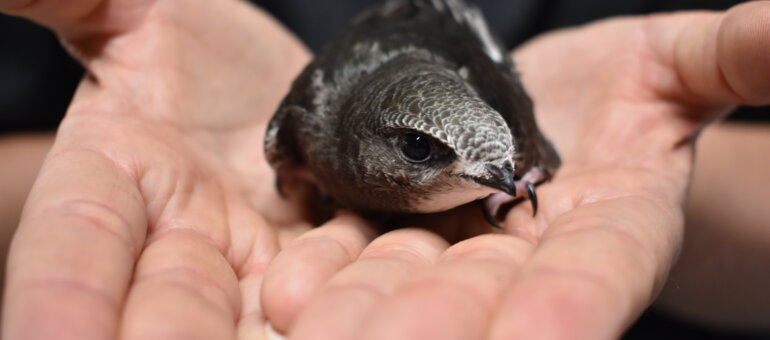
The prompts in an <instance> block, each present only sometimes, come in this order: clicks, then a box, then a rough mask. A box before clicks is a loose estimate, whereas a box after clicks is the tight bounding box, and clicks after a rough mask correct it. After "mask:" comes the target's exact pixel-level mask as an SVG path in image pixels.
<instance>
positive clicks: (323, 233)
mask: <svg viewBox="0 0 770 340" xmlns="http://www.w3.org/2000/svg"><path fill="white" fill-rule="evenodd" d="M375 235H376V233H375V231H374V229H373V228H372V226H371V224H370V223H369V222H367V221H366V220H364V219H362V218H361V217H359V216H357V215H355V214H352V213H350V214H348V213H344V212H343V213H342V215H340V216H338V217H336V218H334V219H333V220H331V221H329V222H328V223H327V224H326V225H324V226H321V227H319V228H316V229H313V230H311V231H309V232H307V233H305V234H304V235H302V236H300V237H299V238H297V239H296V240H295V241H294V242H293V243H292V244H290V245H289V247H287V248H286V249H284V250H282V251H281V252H280V253H278V255H277V256H276V257H275V259H273V261H272V262H271V263H270V265H269V266H268V268H267V271H266V272H265V280H264V283H263V285H262V291H261V301H262V307H263V308H264V311H265V315H266V316H267V318H268V320H270V323H271V324H272V326H273V327H274V328H275V329H276V330H278V331H279V332H284V333H285V332H287V331H288V330H289V329H290V328H291V325H292V324H293V322H294V320H295V318H296V317H297V315H298V314H299V313H300V311H302V309H303V308H304V306H305V305H306V304H307V303H308V301H309V300H310V299H311V298H312V297H313V296H314V294H315V293H316V291H318V289H320V288H321V287H322V286H323V285H324V284H325V283H326V281H328V280H329V278H331V277H332V276H333V275H334V274H336V273H337V272H339V271H340V270H341V269H342V268H344V267H345V266H347V265H348V264H350V263H351V262H353V261H355V259H356V258H358V256H359V254H360V253H361V251H363V249H364V247H365V246H366V245H367V244H369V242H370V241H371V240H372V239H373V238H374V237H375Z"/></svg>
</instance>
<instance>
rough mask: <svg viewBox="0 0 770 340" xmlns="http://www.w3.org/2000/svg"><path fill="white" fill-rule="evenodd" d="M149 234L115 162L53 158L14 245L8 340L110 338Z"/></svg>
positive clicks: (85, 154)
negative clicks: (146, 235) (146, 233)
mask: <svg viewBox="0 0 770 340" xmlns="http://www.w3.org/2000/svg"><path fill="white" fill-rule="evenodd" d="M145 232H146V216H145V214H144V204H143V200H142V198H141V195H140V193H139V190H138V188H137V186H136V183H135V182H134V181H133V180H132V178H130V177H129V176H128V175H126V174H125V172H124V171H122V170H121V169H120V168H119V167H118V166H117V165H116V164H115V163H113V162H112V161H111V160H110V159H108V158H107V157H106V156H104V155H102V154H100V153H98V152H95V151H88V150H82V149H77V150H72V151H66V152H63V153H60V154H57V155H53V156H51V157H49V158H48V160H47V161H46V163H45V164H44V165H43V168H42V169H41V172H40V177H39V178H38V180H37V182H36V184H35V185H34V187H33V189H32V192H31V194H30V197H29V199H28V201H27V206H26V209H25V212H24V215H23V217H22V221H21V225H20V226H19V230H18V232H17V235H16V237H15V239H14V241H13V244H12V246H11V250H10V254H9V263H8V276H7V281H6V291H5V304H4V306H3V308H4V312H3V330H2V331H3V339H9V340H12V339H82V340H88V339H108V338H113V337H114V335H115V332H116V328H117V321H118V316H119V315H120V310H121V309H122V305H123V299H124V296H125V295H126V290H127V287H128V283H129V281H130V278H131V273H132V271H133V266H134V261H135V259H136V257H137V256H138V254H139V252H140V251H141V249H142V243H143V241H144V237H145ZM41 320H44V321H45V322H41Z"/></svg>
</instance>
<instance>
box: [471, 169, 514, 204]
mask: <svg viewBox="0 0 770 340" xmlns="http://www.w3.org/2000/svg"><path fill="white" fill-rule="evenodd" d="M486 168H487V176H484V177H480V178H474V179H473V180H475V181H476V183H479V184H481V185H485V186H488V187H490V188H495V189H499V190H500V191H503V192H505V193H506V194H508V195H511V196H516V181H515V180H514V176H515V175H516V174H515V173H514V172H513V166H511V163H510V162H505V164H503V166H502V167H499V166H497V165H492V164H487V167H486Z"/></svg>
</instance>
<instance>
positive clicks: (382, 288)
mask: <svg viewBox="0 0 770 340" xmlns="http://www.w3.org/2000/svg"><path fill="white" fill-rule="evenodd" d="M448 246H449V245H448V244H447V242H446V241H445V240H444V239H443V238H441V237H439V236H438V235H436V234H434V233H431V232H428V231H425V230H423V229H400V230H396V231H393V232H390V233H387V234H385V235H383V236H381V237H379V238H377V239H375V240H374V241H373V242H372V243H371V244H370V245H369V246H367V247H366V249H364V251H363V253H361V256H360V257H359V258H358V260H357V261H356V262H355V263H353V264H351V265H350V266H348V267H346V268H345V269H343V270H342V271H341V272H340V273H338V274H337V275H335V276H334V278H332V279H331V280H330V281H329V282H328V283H327V284H326V285H325V286H324V287H323V288H322V290H320V291H319V292H318V294H316V296H315V297H314V298H313V299H312V300H311V302H310V303H309V304H308V305H307V306H306V307H305V309H304V310H303V311H302V312H301V313H300V315H299V317H298V319H297V321H296V323H295V325H294V326H292V328H291V331H290V334H291V337H290V338H291V339H295V340H297V339H300V340H301V339H314V340H322V339H329V340H345V339H358V338H357V337H356V334H357V333H359V332H360V331H361V328H362V327H367V326H366V324H367V322H366V319H367V317H368V315H369V314H370V312H371V311H373V310H375V309H376V308H377V307H379V305H380V304H381V303H383V301H384V300H385V299H387V298H388V297H389V296H390V295H392V293H393V291H394V290H395V289H396V288H397V287H399V286H400V285H401V284H402V283H403V282H405V281H408V280H409V279H410V278H411V277H412V276H414V275H415V274H416V273H417V272H419V271H420V270H421V269H424V268H426V267H429V266H431V265H433V264H434V263H435V261H436V260H437V259H438V257H439V255H440V254H441V253H442V252H443V251H444V250H445V249H446V248H447V247H448ZM330 311H333V312H330Z"/></svg>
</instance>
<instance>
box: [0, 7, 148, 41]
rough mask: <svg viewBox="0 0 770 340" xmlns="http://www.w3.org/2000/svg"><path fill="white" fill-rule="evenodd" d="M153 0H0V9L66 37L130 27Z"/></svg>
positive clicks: (111, 31)
mask: <svg viewBox="0 0 770 340" xmlns="http://www.w3.org/2000/svg"><path fill="white" fill-rule="evenodd" d="M152 2H153V1H146V0H118V1H106V0H68V1H58V0H0V12H3V13H7V14H10V15H17V16H21V17H24V18H27V19H29V20H32V21H35V22H37V23H39V24H41V25H43V26H46V27H49V28H51V29H53V30H55V31H57V32H58V33H61V34H64V35H66V36H83V35H92V34H98V33H105V32H109V33H111V34H114V33H118V31H120V30H122V29H125V28H127V27H130V26H131V25H132V24H133V23H134V22H136V21H137V20H138V19H139V18H140V17H141V16H143V15H144V13H145V10H146V8H147V7H148V6H149V5H150V4H151V3H152Z"/></svg>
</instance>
